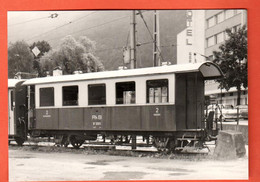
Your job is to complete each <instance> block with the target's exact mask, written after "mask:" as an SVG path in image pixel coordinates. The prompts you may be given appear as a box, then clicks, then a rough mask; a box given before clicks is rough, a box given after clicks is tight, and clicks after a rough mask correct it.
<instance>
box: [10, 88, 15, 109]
mask: <svg viewBox="0 0 260 182" xmlns="http://www.w3.org/2000/svg"><path fill="white" fill-rule="evenodd" d="M10 94H11V110H12V111H13V110H14V95H13V94H14V92H13V91H11V93H10Z"/></svg>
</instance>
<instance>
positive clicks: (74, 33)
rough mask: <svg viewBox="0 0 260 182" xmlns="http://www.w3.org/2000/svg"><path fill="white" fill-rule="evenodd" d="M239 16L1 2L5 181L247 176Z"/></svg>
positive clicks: (243, 37) (242, 18)
mask: <svg viewBox="0 0 260 182" xmlns="http://www.w3.org/2000/svg"><path fill="white" fill-rule="evenodd" d="M247 23H248V18H247V10H246V9H196V10H195V9H183V10H174V9H173V10H162V9H160V10H156V9H155V10H145V9H144V10H123V9H122V10H74V11H73V10H63V11H47V10H46V11H8V12H7V39H8V98H6V99H8V144H9V145H8V168H9V174H8V176H9V181H118V180H121V181H122V180H124V181H125V180H247V179H249V151H248V150H249V147H248V63H247V61H248V42H247V37H248V36H247V30H248V26H247ZM6 89H7V88H6Z"/></svg>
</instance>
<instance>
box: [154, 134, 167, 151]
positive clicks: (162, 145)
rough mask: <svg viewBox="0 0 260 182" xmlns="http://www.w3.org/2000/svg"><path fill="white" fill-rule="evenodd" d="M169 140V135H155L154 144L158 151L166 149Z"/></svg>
mask: <svg viewBox="0 0 260 182" xmlns="http://www.w3.org/2000/svg"><path fill="white" fill-rule="evenodd" d="M168 142H169V138H167V137H155V138H154V141H153V145H154V147H156V148H157V150H158V151H166V150H167V144H168Z"/></svg>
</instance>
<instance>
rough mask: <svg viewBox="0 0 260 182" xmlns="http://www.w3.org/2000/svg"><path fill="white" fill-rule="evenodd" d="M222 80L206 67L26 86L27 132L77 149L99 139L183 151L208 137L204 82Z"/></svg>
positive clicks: (55, 78)
mask: <svg viewBox="0 0 260 182" xmlns="http://www.w3.org/2000/svg"><path fill="white" fill-rule="evenodd" d="M221 76H222V72H221V70H220V69H219V67H218V66H217V65H215V64H214V63H212V62H204V63H197V64H183V65H172V66H162V67H152V68H142V69H133V70H118V71H108V72H98V73H86V74H77V75H64V76H53V77H44V78H35V79H30V80H26V81H25V82H24V83H23V84H22V85H23V86H26V87H27V99H28V100H27V103H28V117H27V121H26V123H27V126H28V128H27V129H28V132H29V134H30V135H31V136H34V137H37V136H52V137H55V138H56V139H60V141H61V143H62V144H63V145H68V144H69V143H71V144H72V145H73V146H74V147H76V148H78V147H79V146H81V144H82V143H83V142H84V141H85V140H91V139H94V140H95V139H96V137H97V135H102V136H103V137H104V139H105V138H106V137H108V136H109V137H111V136H113V137H114V138H116V139H117V138H119V137H120V138H121V139H122V138H124V140H125V141H126V142H127V141H129V138H128V136H131V138H132V143H135V136H137V135H138V136H143V137H144V138H146V139H147V141H149V138H152V139H153V143H154V145H155V146H156V147H158V148H171V149H173V148H181V147H183V145H186V144H188V142H187V141H189V140H190V139H193V140H196V142H197V141H202V140H203V139H204V138H205V137H206V130H205V123H204V115H203V113H204V81H205V80H207V79H215V78H219V77H221ZM184 141H185V142H184Z"/></svg>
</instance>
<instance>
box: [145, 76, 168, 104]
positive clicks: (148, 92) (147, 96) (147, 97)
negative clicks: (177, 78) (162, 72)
mask: <svg viewBox="0 0 260 182" xmlns="http://www.w3.org/2000/svg"><path fill="white" fill-rule="evenodd" d="M151 81H155V82H157V81H158V82H159V81H166V84H167V93H166V94H167V100H166V102H163V99H162V97H163V96H162V88H163V87H165V86H159V87H160V88H161V96H160V97H161V102H155V91H153V92H154V94H153V100H154V101H153V102H150V95H149V94H150V88H153V89H155V88H159V87H158V86H156V87H148V82H151ZM156 84H157V83H156ZM145 86H146V104H168V103H169V102H170V101H169V98H170V96H169V93H170V92H169V88H170V87H169V79H168V78H160V79H151V80H146V84H145Z"/></svg>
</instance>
